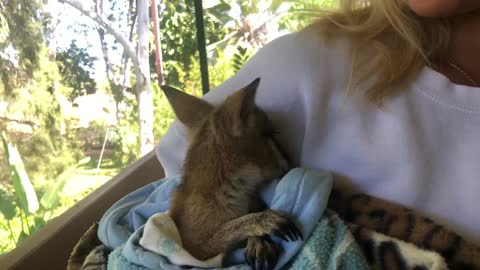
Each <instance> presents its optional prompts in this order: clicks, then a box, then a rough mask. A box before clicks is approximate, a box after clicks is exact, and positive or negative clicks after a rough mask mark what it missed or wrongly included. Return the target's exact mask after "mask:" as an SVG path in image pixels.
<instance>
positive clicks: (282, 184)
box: [98, 168, 332, 269]
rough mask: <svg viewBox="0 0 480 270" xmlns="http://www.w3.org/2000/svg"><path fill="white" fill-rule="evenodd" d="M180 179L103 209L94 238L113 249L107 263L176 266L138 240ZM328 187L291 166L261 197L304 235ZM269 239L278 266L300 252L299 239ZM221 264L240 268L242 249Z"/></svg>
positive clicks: (325, 177) (315, 174) (328, 180)
mask: <svg viewBox="0 0 480 270" xmlns="http://www.w3.org/2000/svg"><path fill="white" fill-rule="evenodd" d="M179 181H180V177H179V176H177V177H173V178H167V179H163V180H160V181H157V182H154V183H152V184H149V185H147V186H145V187H143V188H141V189H139V190H137V191H134V192H133V193H131V194H129V195H127V196H125V197H124V198H122V199H121V200H120V201H118V202H117V203H115V204H114V205H113V206H112V207H111V208H110V209H109V210H108V211H107V212H106V213H105V215H104V216H103V217H102V219H101V220H100V224H99V229H98V237H99V239H100V240H101V241H102V242H103V243H104V244H105V245H106V246H108V247H110V248H111V249H116V250H115V251H114V252H113V255H112V257H111V258H112V260H113V261H112V260H109V264H110V263H111V264H112V265H115V264H117V263H119V261H115V258H117V259H120V258H122V260H123V259H125V260H126V261H129V262H131V263H133V264H135V265H137V266H144V267H146V268H147V269H180V268H178V267H176V266H173V265H171V264H169V263H168V260H167V259H166V258H164V257H162V256H159V255H157V254H154V253H152V252H149V251H147V250H145V249H143V248H142V247H141V246H140V245H139V244H138V241H139V238H140V236H141V235H142V232H143V225H144V224H145V223H146V221H147V219H148V218H149V217H150V216H152V215H153V214H155V213H159V212H165V211H167V210H168V206H169V200H170V197H171V194H172V192H173V190H174V189H175V187H176V186H177V185H178V184H179ZM331 188H332V176H331V174H330V173H327V172H322V171H315V170H310V169H302V168H296V169H292V170H291V171H290V172H289V173H287V175H285V176H284V177H283V178H282V179H281V180H280V181H273V182H272V183H271V184H269V185H268V186H266V187H265V189H264V190H263V191H262V198H263V199H264V201H265V202H266V203H267V205H268V206H269V208H271V209H273V210H277V211H279V212H282V213H285V214H287V215H289V216H290V217H291V218H292V219H293V220H294V221H295V222H296V224H297V225H298V226H299V228H300V230H301V231H302V233H303V235H304V237H305V239H306V238H308V237H309V236H310V234H311V233H312V231H313V230H314V228H315V226H316V224H317V223H318V221H319V220H320V218H321V216H322V214H323V212H324V210H325V207H326V205H327V201H328V198H329V195H330V191H331ZM274 240H275V241H276V242H279V243H280V244H281V245H282V247H283V249H284V252H283V253H282V255H281V256H280V258H279V261H278V263H277V267H276V269H278V268H280V267H281V266H283V265H285V264H286V263H287V262H288V261H289V260H290V259H291V258H292V257H293V256H295V255H296V254H297V253H298V252H299V250H300V248H301V247H302V244H303V241H295V242H284V241H280V240H279V239H274ZM119 247H120V248H119ZM115 254H117V255H120V254H121V255H122V256H115ZM224 263H225V265H226V266H229V265H230V266H231V265H235V266H233V267H230V268H229V269H243V267H244V266H245V265H244V263H245V260H244V258H243V251H242V250H241V249H239V250H236V251H235V252H233V253H232V254H230V255H229V256H227V257H226V258H225V262H224ZM109 268H110V267H109ZM111 269H114V268H111ZM118 269H121V268H118Z"/></svg>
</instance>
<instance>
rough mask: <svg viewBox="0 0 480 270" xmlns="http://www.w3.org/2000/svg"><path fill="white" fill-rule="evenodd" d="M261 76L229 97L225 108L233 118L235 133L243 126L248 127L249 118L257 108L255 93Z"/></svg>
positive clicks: (232, 124)
mask: <svg viewBox="0 0 480 270" xmlns="http://www.w3.org/2000/svg"><path fill="white" fill-rule="evenodd" d="M259 83H260V78H257V79H255V80H254V81H253V82H251V83H250V84H249V85H247V86H245V87H244V88H242V89H240V90H238V91H237V92H235V93H233V94H232V95H231V96H229V97H228V98H227V100H226V101H225V104H224V105H223V106H224V107H223V109H224V111H225V112H227V114H228V115H229V118H230V119H231V124H230V125H231V126H232V127H233V133H234V134H239V132H241V130H242V128H244V127H246V125H248V122H249V118H250V116H251V115H253V112H254V111H255V109H256V105H255V95H256V92H257V87H258V84H259Z"/></svg>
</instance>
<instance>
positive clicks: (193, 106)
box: [160, 85, 213, 128]
mask: <svg viewBox="0 0 480 270" xmlns="http://www.w3.org/2000/svg"><path fill="white" fill-rule="evenodd" d="M160 88H161V89H162V90H163V92H164V93H165V96H166V97H167V99H168V102H169V103H170V105H171V106H172V108H173V111H174V112H175V115H176V116H177V118H178V120H180V122H182V123H183V124H184V125H185V126H187V127H188V128H193V127H195V126H196V125H198V124H199V123H200V122H201V121H202V120H203V119H205V117H206V116H207V114H209V113H210V112H211V111H212V110H213V106H212V105H210V104H209V103H207V102H206V101H204V100H202V99H199V98H197V97H194V96H191V95H189V94H187V93H185V92H182V91H180V90H178V89H175V88H173V87H171V86H168V85H162V86H160Z"/></svg>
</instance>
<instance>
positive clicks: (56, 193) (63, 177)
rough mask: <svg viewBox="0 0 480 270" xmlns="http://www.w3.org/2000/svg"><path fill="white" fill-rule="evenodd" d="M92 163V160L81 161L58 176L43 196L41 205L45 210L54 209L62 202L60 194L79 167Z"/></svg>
mask: <svg viewBox="0 0 480 270" xmlns="http://www.w3.org/2000/svg"><path fill="white" fill-rule="evenodd" d="M89 161H90V158H84V159H82V160H80V161H79V162H78V163H77V164H76V165H75V166H72V167H70V168H68V169H67V170H65V171H64V172H63V173H61V174H60V175H59V176H57V179H56V181H54V182H51V183H50V186H49V187H48V189H47V192H45V194H43V196H42V199H40V203H41V204H42V206H43V207H44V208H45V209H54V208H55V207H57V206H58V204H59V202H60V193H61V192H62V190H63V188H64V187H65V184H66V183H67V181H68V180H69V179H70V178H71V177H72V176H73V174H74V173H75V171H76V170H77V168H78V166H80V165H83V164H86V163H88V162H89Z"/></svg>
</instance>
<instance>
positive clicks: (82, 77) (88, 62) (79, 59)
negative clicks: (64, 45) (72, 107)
mask: <svg viewBox="0 0 480 270" xmlns="http://www.w3.org/2000/svg"><path fill="white" fill-rule="evenodd" d="M56 60H57V64H58V69H59V71H60V74H61V77H62V83H63V84H65V85H66V86H68V87H70V88H73V91H72V92H71V94H70V100H74V99H75V98H76V97H78V96H80V95H83V94H93V93H95V90H96V83H95V80H93V79H92V74H91V73H90V71H91V70H92V67H93V62H94V61H95V60H97V58H96V57H92V56H90V55H89V54H88V53H87V50H86V49H85V48H79V47H77V44H76V43H75V41H74V40H73V41H72V42H71V43H70V47H69V48H68V49H67V50H65V51H61V52H57V55H56Z"/></svg>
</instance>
